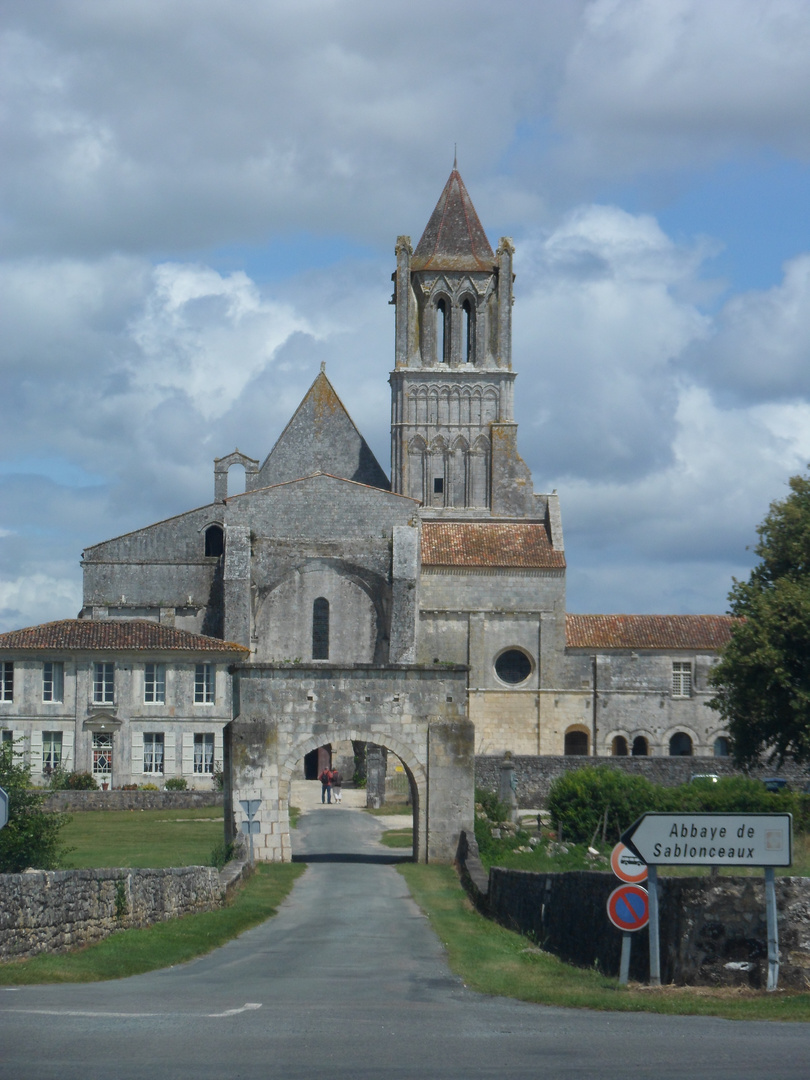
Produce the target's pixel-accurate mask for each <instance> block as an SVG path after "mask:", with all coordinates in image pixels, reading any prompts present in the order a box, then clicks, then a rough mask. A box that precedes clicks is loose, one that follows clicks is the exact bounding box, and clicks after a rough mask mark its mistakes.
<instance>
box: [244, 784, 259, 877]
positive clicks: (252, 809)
mask: <svg viewBox="0 0 810 1080" xmlns="http://www.w3.org/2000/svg"><path fill="white" fill-rule="evenodd" d="M239 805H240V806H241V807H242V809H243V810H244V812H245V813H246V814H247V821H243V822H242V824H241V825H240V826H239V828H240V830H241V831H242V832H243V833H246V834H247V835H248V836H249V837H250V861H251V863H252V862H253V834H254V833H257V832H261V831H262V826H261V822H259V821H254V820H253V819H254V818H255V816H256V814H257V813H258V812H259V807H260V806H261V805H262V801H261V799H240V800H239Z"/></svg>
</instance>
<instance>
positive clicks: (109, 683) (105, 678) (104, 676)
mask: <svg viewBox="0 0 810 1080" xmlns="http://www.w3.org/2000/svg"><path fill="white" fill-rule="evenodd" d="M93 701H94V702H95V704H96V705H112V704H113V703H114V702H115V664H93Z"/></svg>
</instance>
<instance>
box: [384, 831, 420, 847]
mask: <svg viewBox="0 0 810 1080" xmlns="http://www.w3.org/2000/svg"><path fill="white" fill-rule="evenodd" d="M380 843H381V844H385V846H386V847H391V848H412V847H413V829H386V831H385V832H384V833H383V834H382V836H381V837H380Z"/></svg>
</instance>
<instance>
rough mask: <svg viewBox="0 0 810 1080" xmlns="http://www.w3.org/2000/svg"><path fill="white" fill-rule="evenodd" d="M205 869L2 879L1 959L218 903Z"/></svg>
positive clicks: (219, 894)
mask: <svg viewBox="0 0 810 1080" xmlns="http://www.w3.org/2000/svg"><path fill="white" fill-rule="evenodd" d="M223 896H224V887H223V886H222V885H221V883H220V875H219V873H218V871H217V870H215V869H214V868H213V867H211V866H184V867H180V868H172V869H167V870H127V869H119V870H55V871H47V870H36V871H28V872H27V873H25V874H0V960H19V959H23V958H25V957H29V956H35V955H36V954H37V953H41V952H65V951H67V950H68V949H74V948H78V947H79V946H82V945H89V944H92V943H93V942H95V941H100V940H101V939H102V938H105V937H108V936H109V935H110V934H112V933H114V932H115V931H116V930H126V929H129V928H131V927H143V926H150V925H151V924H152V923H156V922H164V921H165V920H167V919H175V918H178V917H179V916H181V915H188V914H191V913H192V912H196V911H212V910H213V909H214V908H217V907H220V906H221V904H222V901H223Z"/></svg>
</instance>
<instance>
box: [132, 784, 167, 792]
mask: <svg viewBox="0 0 810 1080" xmlns="http://www.w3.org/2000/svg"><path fill="white" fill-rule="evenodd" d="M132 786H133V787H134V788H136V790H140V791H160V788H159V787H158V786H157V784H141V786H140V789H138V785H137V784H133V785H132Z"/></svg>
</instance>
